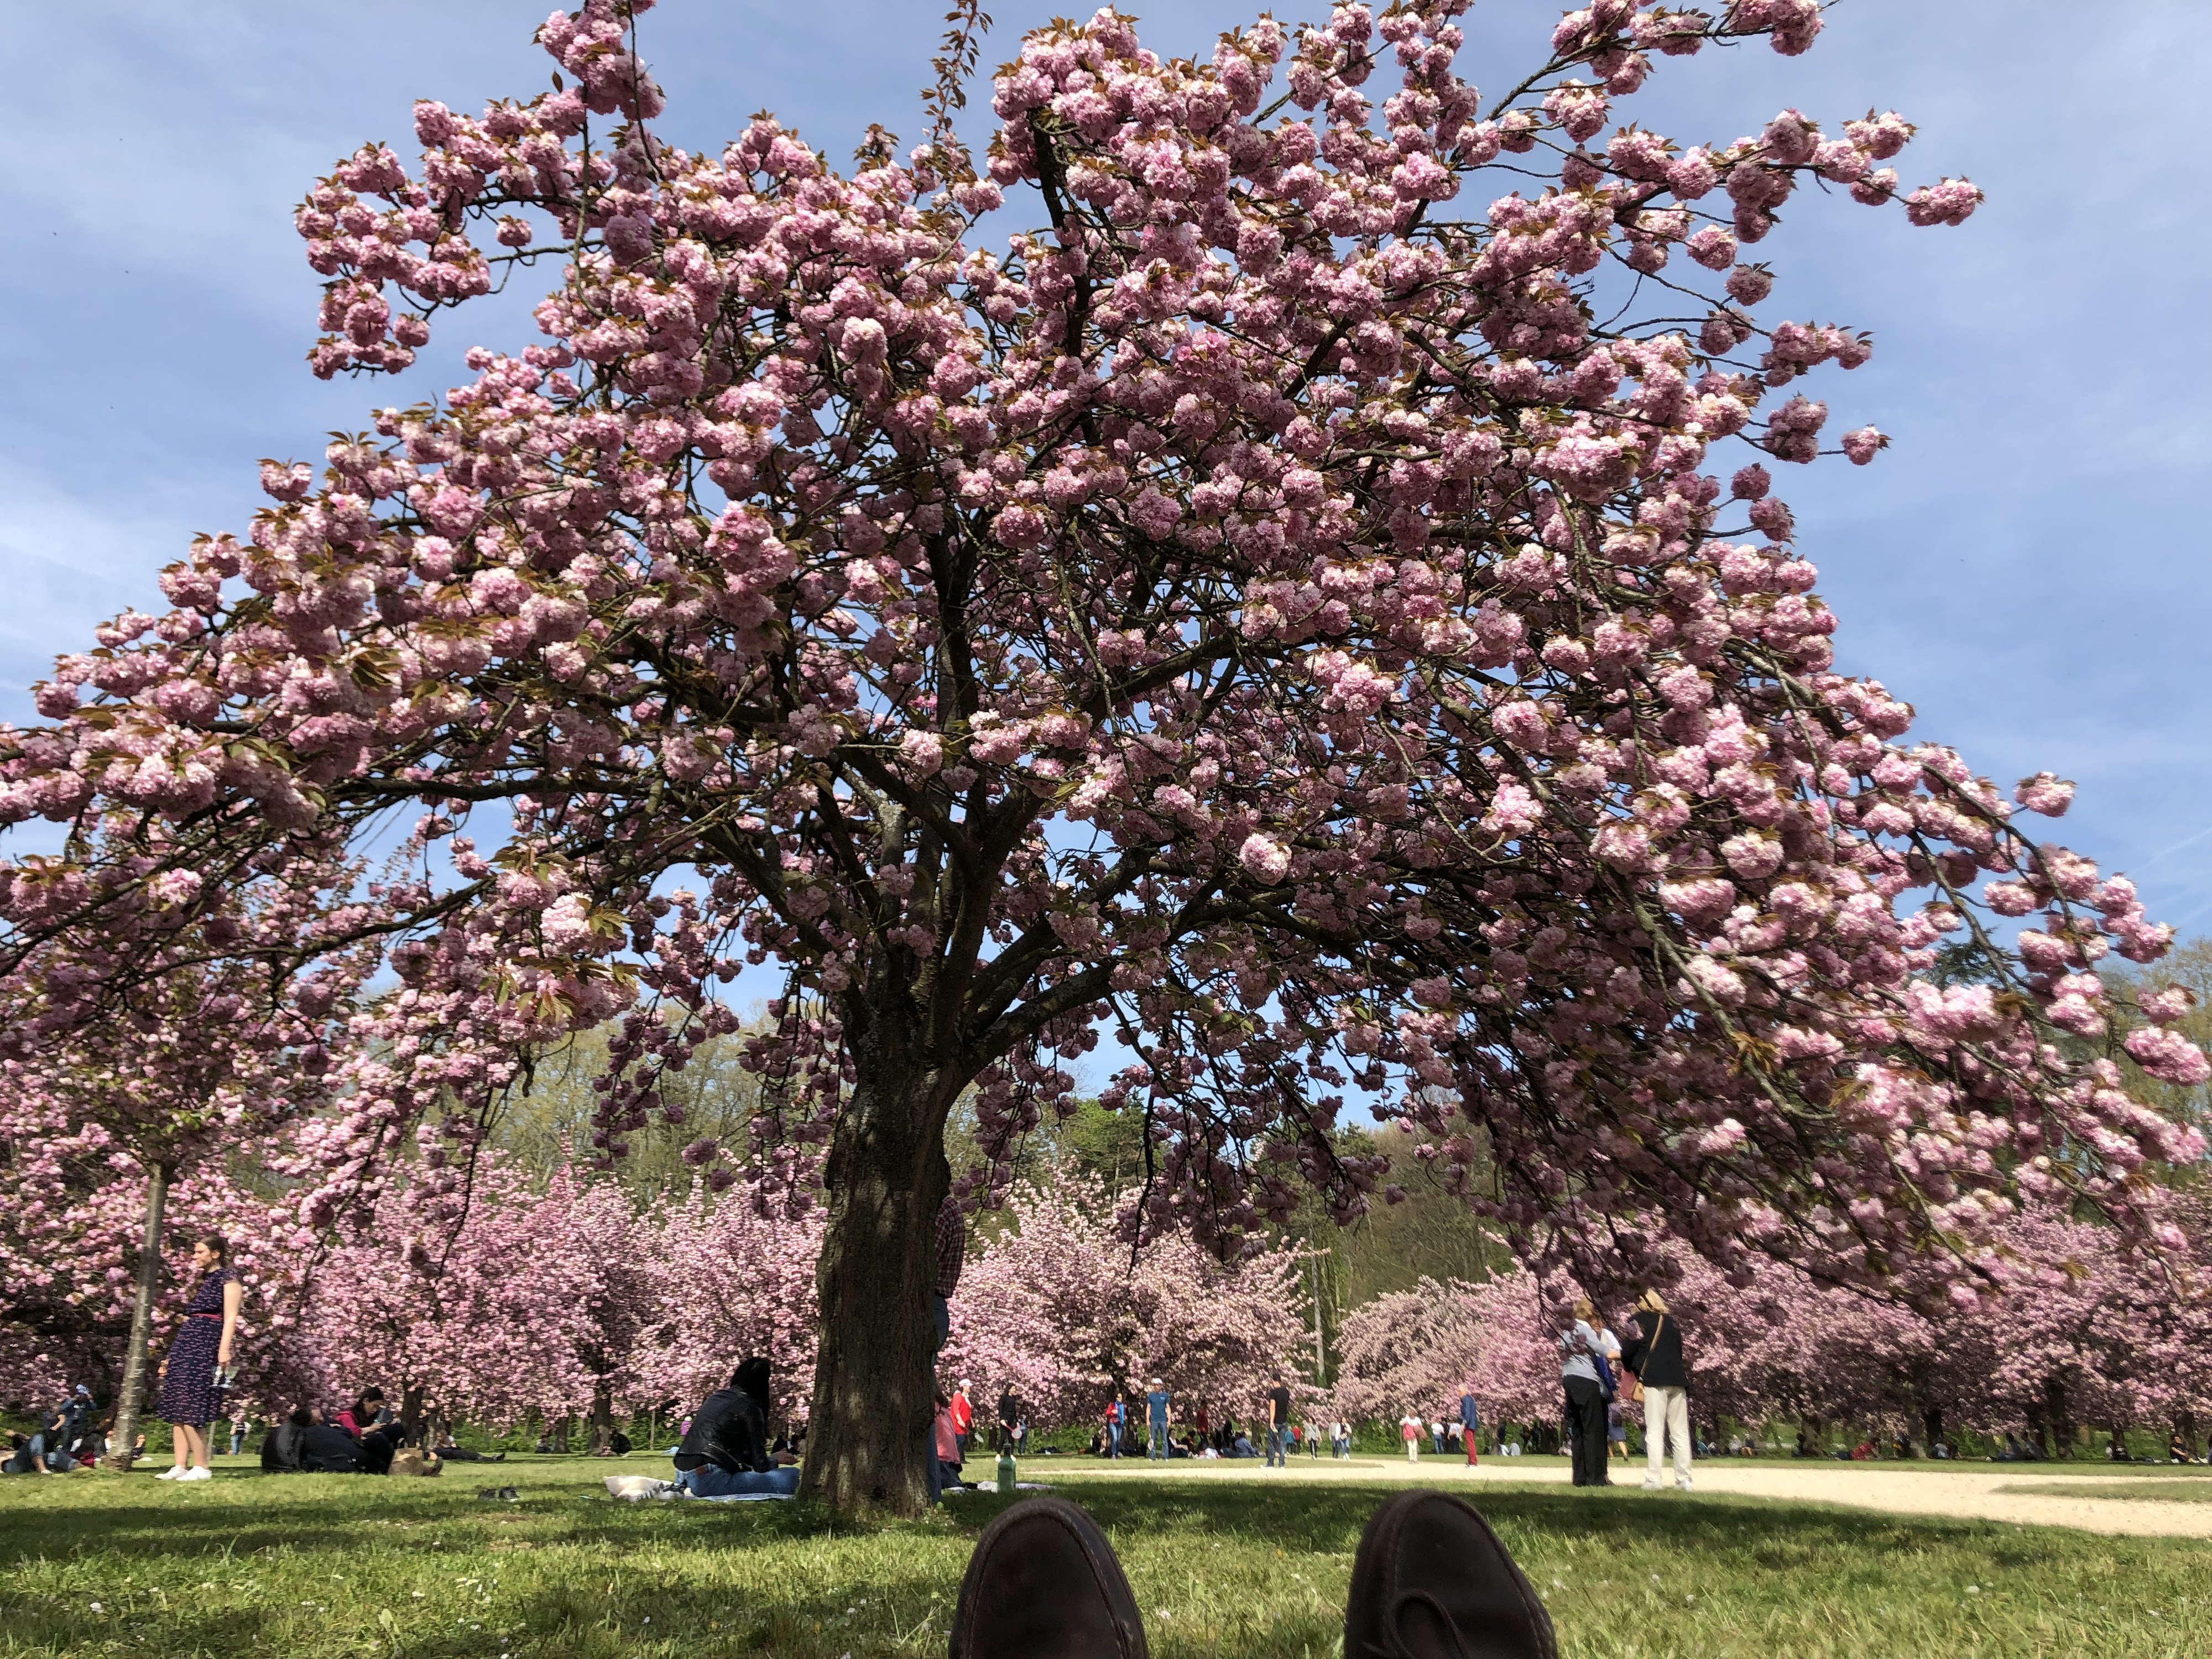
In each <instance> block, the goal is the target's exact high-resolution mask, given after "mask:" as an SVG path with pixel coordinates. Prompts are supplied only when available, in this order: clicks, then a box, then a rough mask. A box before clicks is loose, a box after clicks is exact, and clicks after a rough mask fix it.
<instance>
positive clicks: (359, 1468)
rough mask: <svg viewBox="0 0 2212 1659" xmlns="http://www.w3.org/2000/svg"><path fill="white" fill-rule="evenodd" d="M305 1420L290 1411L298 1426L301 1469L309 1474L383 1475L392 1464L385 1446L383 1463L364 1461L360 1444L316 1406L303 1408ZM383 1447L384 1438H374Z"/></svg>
mask: <svg viewBox="0 0 2212 1659" xmlns="http://www.w3.org/2000/svg"><path fill="white" fill-rule="evenodd" d="M301 1410H303V1411H305V1412H306V1413H307V1422H306V1423H305V1424H300V1420H299V1419H300V1413H298V1412H295V1413H293V1414H292V1419H291V1420H292V1421H293V1423H294V1424H295V1425H298V1426H299V1428H300V1437H299V1448H300V1468H301V1469H302V1470H303V1471H305V1472H306V1473H307V1474H384V1473H385V1472H386V1470H388V1469H389V1468H391V1467H392V1453H391V1449H389V1447H388V1446H386V1447H385V1449H384V1451H383V1454H382V1455H383V1459H384V1461H383V1463H382V1464H381V1465H380V1466H379V1467H374V1468H372V1467H371V1466H370V1465H369V1464H368V1462H366V1461H364V1459H363V1457H362V1443H361V1442H360V1441H358V1440H356V1439H355V1438H354V1437H353V1436H351V1435H350V1434H348V1433H347V1432H346V1431H344V1430H343V1429H342V1428H340V1427H339V1426H338V1425H337V1424H336V1423H332V1422H331V1421H329V1420H328V1419H325V1417H324V1415H323V1413H322V1410H321V1408H320V1407H301ZM377 1440H378V1443H379V1445H380V1446H384V1445H385V1442H384V1437H382V1436H381V1435H380V1436H378V1437H377Z"/></svg>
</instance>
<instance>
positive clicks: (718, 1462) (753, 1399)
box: [676, 1356, 799, 1498]
mask: <svg viewBox="0 0 2212 1659" xmlns="http://www.w3.org/2000/svg"><path fill="white" fill-rule="evenodd" d="M768 1407H769V1362H768V1361H767V1360H766V1359H764V1358H759V1357H758V1356H756V1357H754V1358H750V1359H747V1360H746V1361H744V1364H740V1365H739V1366H738V1369H737V1370H735V1371H734V1372H733V1373H732V1375H731V1377H730V1386H729V1387H727V1388H726V1389H716V1390H715V1391H714V1393H713V1394H710V1395H708V1396H707V1398H706V1399H705V1400H704V1401H702V1402H701V1403H700V1407H699V1409H698V1410H697V1411H696V1412H694V1413H692V1414H691V1426H690V1428H688V1429H686V1430H685V1431H684V1439H683V1442H682V1443H680V1444H679V1445H678V1447H677V1448H676V1468H677V1470H678V1474H677V1476H676V1484H677V1486H679V1487H681V1488H683V1489H684V1491H686V1492H690V1494H691V1495H692V1496H693V1497H695V1498H731V1497H737V1496H739V1495H741V1494H744V1493H747V1492H778V1493H781V1492H796V1491H798V1490H799V1471H798V1470H797V1469H796V1468H777V1467H776V1466H775V1460H774V1459H773V1458H771V1457H770V1456H769V1450H768Z"/></svg>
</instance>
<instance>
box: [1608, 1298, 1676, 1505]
mask: <svg viewBox="0 0 2212 1659" xmlns="http://www.w3.org/2000/svg"><path fill="white" fill-rule="evenodd" d="M1636 1307H1637V1314H1636V1320H1635V1325H1636V1336H1635V1338H1634V1340H1632V1341H1631V1342H1630V1343H1629V1345H1628V1346H1626V1348H1624V1349H1623V1350H1622V1351H1621V1355H1620V1361H1621V1364H1623V1365H1624V1366H1626V1368H1627V1369H1628V1370H1631V1371H1632V1372H1634V1373H1635V1375H1636V1379H1637V1381H1638V1382H1639V1383H1642V1384H1643V1385H1644V1460H1645V1461H1644V1486H1645V1487H1646V1488H1648V1489H1649V1490H1651V1491H1655V1492H1656V1491H1657V1490H1658V1488H1659V1486H1660V1484H1661V1482H1660V1478H1659V1459H1660V1455H1661V1452H1662V1449H1663V1448H1665V1447H1666V1446H1667V1445H1668V1443H1672V1444H1673V1447H1674V1484H1675V1485H1676V1486H1680V1488H1681V1489H1682V1490H1683V1491H1684V1492H1687V1491H1689V1490H1690V1392H1689V1390H1690V1372H1689V1367H1688V1364H1687V1363H1686V1361H1685V1360H1684V1358H1682V1328H1681V1324H1680V1322H1679V1321H1678V1320H1677V1319H1676V1318H1675V1317H1674V1315H1673V1314H1671V1313H1669V1312H1668V1310H1667V1304H1666V1301H1665V1300H1664V1298H1662V1297H1661V1296H1660V1294H1659V1292H1658V1291H1644V1294H1643V1296H1642V1297H1640V1298H1638V1302H1637V1304H1636Z"/></svg>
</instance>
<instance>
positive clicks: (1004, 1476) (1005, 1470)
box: [999, 1447, 1016, 1492]
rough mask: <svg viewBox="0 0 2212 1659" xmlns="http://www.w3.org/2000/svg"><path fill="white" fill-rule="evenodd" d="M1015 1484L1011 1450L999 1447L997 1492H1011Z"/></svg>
mask: <svg viewBox="0 0 2212 1659" xmlns="http://www.w3.org/2000/svg"><path fill="white" fill-rule="evenodd" d="M1015 1484H1016V1477H1015V1474H1014V1454H1013V1451H1012V1449H1011V1448H1008V1447H1001V1448H1000V1451H999V1490H1000V1492H1012V1491H1013V1490H1014V1486H1015Z"/></svg>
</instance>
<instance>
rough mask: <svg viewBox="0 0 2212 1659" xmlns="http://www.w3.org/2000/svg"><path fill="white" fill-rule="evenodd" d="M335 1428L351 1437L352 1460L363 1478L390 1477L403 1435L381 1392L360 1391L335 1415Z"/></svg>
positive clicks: (371, 1389) (380, 1390)
mask: <svg viewBox="0 0 2212 1659" xmlns="http://www.w3.org/2000/svg"><path fill="white" fill-rule="evenodd" d="M325 1426H335V1427H336V1428H337V1430H338V1431H340V1432H341V1433H343V1434H346V1435H349V1436H350V1437H352V1439H353V1441H354V1443H355V1451H354V1457H355V1460H356V1462H357V1463H358V1464H359V1466H360V1469H361V1472H362V1474H391V1473H392V1453H394V1452H396V1451H398V1449H399V1443H400V1441H401V1440H402V1439H403V1438H404V1431H403V1430H402V1429H401V1427H400V1425H399V1423H398V1420H397V1419H394V1418H393V1416H392V1412H391V1409H390V1408H389V1407H386V1405H385V1403H384V1390H383V1389H377V1388H368V1389H362V1391H361V1392H360V1393H359V1394H357V1395H355V1396H354V1401H353V1404H352V1405H350V1406H349V1407H346V1408H345V1410H343V1411H342V1412H340V1413H338V1420H337V1423H336V1425H325Z"/></svg>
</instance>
